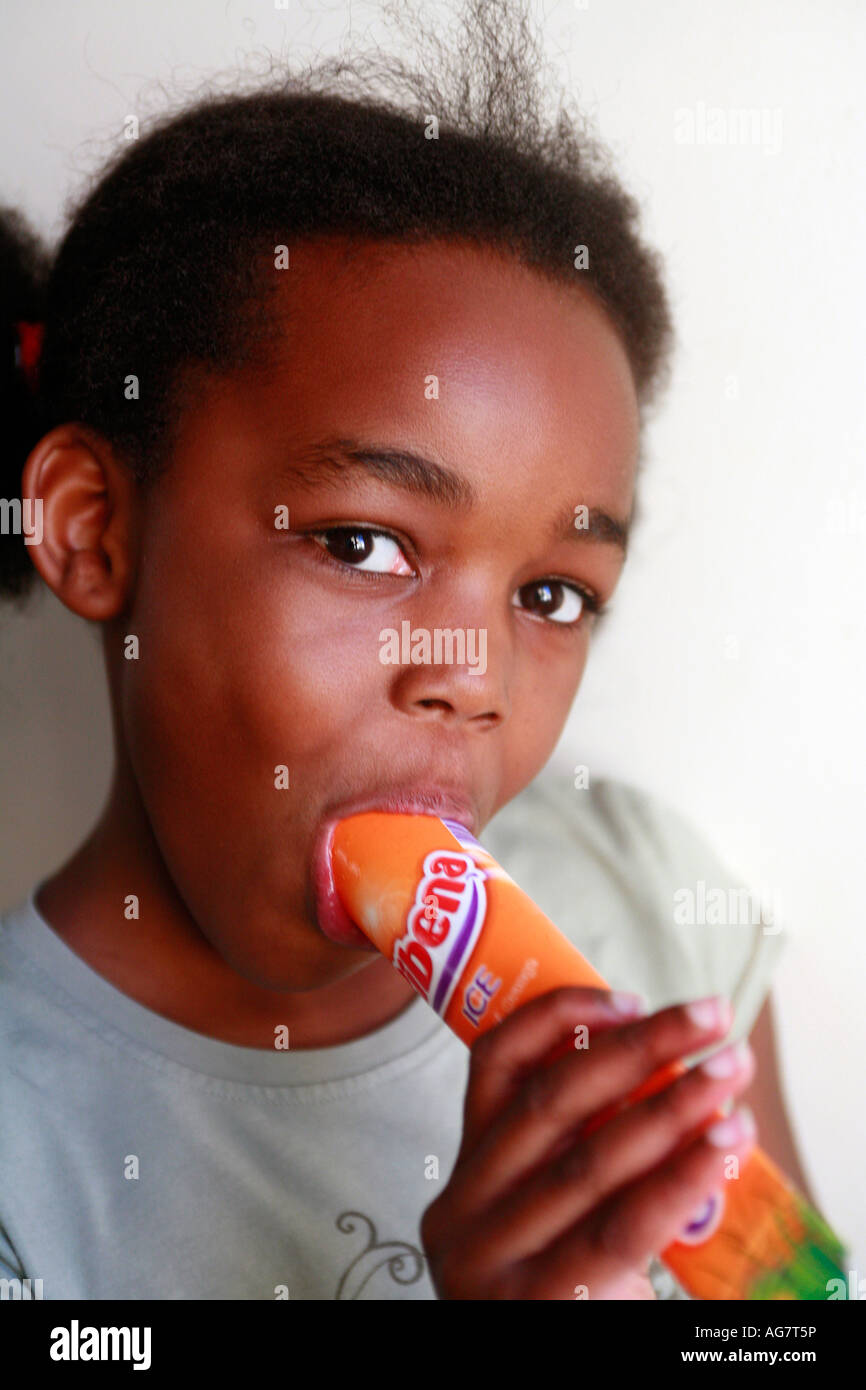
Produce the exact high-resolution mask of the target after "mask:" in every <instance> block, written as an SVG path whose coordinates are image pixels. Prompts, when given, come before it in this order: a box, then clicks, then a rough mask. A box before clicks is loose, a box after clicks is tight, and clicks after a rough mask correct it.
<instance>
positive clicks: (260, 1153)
mask: <svg viewBox="0 0 866 1390" xmlns="http://www.w3.org/2000/svg"><path fill="white" fill-rule="evenodd" d="M481 839H482V841H483V843H484V844H485V845H486V846H487V848H489V849H490V851H491V853H493V854H494V855H495V857H496V858H497V859H499V861H500V862H501V863H502V865H503V867H504V868H505V869H506V870H507V872H508V873H509V874H511V876H512V877H513V878H514V879H515V880H516V881H517V882H518V883H519V884H520V886H521V887H522V888H524V889H525V890H526V892H528V893H529V895H530V897H532V898H534V899H535V901H536V902H537V903H538V904H539V906H540V907H541V908H542V909H543V910H544V911H545V912H546V913H547V914H548V915H549V916H550V917H551V918H552V920H553V921H554V922H555V923H556V924H557V926H559V927H560V929H561V930H562V931H563V932H564V933H565V934H566V935H567V936H568V937H569V938H570V939H571V940H572V941H573V942H574V944H575V945H576V946H577V947H578V949H579V950H580V951H581V952H582V953H583V954H584V955H585V956H586V957H587V958H588V960H589V961H590V962H591V963H592V964H593V965H594V966H595V967H596V969H597V970H599V971H600V972H601V974H602V975H603V976H604V977H605V978H606V979H607V981H608V982H609V984H610V985H611V986H612V987H614V988H622V989H628V990H636V991H639V992H642V993H643V994H644V995H645V997H646V998H647V1000H648V1003H649V1005H650V1007H651V1008H652V1009H657V1008H660V1007H662V1006H663V1005H664V1004H667V1003H672V1002H674V1001H677V1000H687V999H692V998H697V997H700V996H703V995H707V994H713V993H723V994H726V995H727V996H728V997H729V998H730V999H731V1001H732V1003H733V1005H734V1009H735V1022H734V1025H733V1028H732V1033H731V1036H732V1037H740V1036H742V1035H744V1034H746V1033H748V1032H749V1031H750V1029H751V1027H752V1025H753V1023H754V1020H755V1018H756V1016H757V1014H758V1012H759V1009H760V1007H761V1004H762V1002H763V1000H764V998H765V996H766V993H767V990H768V988H769V982H770V976H771V973H772V970H773V968H774V966H775V964H776V960H777V957H778V953H779V951H780V949H781V948H782V942H783V940H784V938H785V936H786V935H787V933H781V932H779V931H778V929H777V928H776V927H773V928H772V929H770V930H768V929H767V926H766V924H763V925H762V924H760V923H757V924H754V923H753V924H748V923H747V924H745V925H731V924H725V925H721V924H719V925H713V923H712V922H710V921H708V920H706V919H707V918H709V917H712V916H713V913H712V912H711V911H707V908H706V904H707V902H708V901H712V898H711V894H712V890H713V889H716V890H718V889H722V890H724V891H725V892H728V891H729V890H731V889H736V888H737V887H740V886H741V885H739V884H738V883H737V881H736V880H734V879H732V877H731V875H730V874H729V873H728V872H727V871H726V869H725V868H724V866H723V865H722V864H721V863H720V862H719V860H718V859H717V858H716V856H715V855H714V853H713V851H712V850H711V849H710V848H709V847H708V846H707V844H706V843H705V842H704V841H703V839H702V838H701V836H700V835H698V834H697V833H695V831H694V830H693V829H692V828H690V826H689V825H688V824H687V823H686V822H685V821H684V820H683V818H681V817H680V816H678V815H677V814H676V813H674V812H673V811H672V810H670V809H669V808H667V807H665V806H664V805H662V804H661V803H660V802H658V801H657V800H655V799H654V798H651V797H649V796H647V795H646V794H645V793H643V792H641V791H638V790H637V789H634V788H631V787H628V786H626V785H623V784H622V783H618V782H614V781H600V782H598V783H596V784H595V785H594V786H593V787H592V788H591V789H586V790H580V791H579V790H576V789H575V788H574V787H573V786H572V785H571V782H570V780H569V779H565V778H557V777H556V776H555V775H553V774H550V773H545V774H542V776H541V777H539V778H538V779H537V780H536V782H534V783H533V784H532V785H531V786H530V787H529V788H527V790H526V791H524V792H523V793H521V795H520V796H518V797H517V798H515V799H514V801H512V802H511V803H509V805H508V806H507V807H505V808H504V809H503V810H502V811H501V812H500V813H499V814H498V815H497V816H496V817H495V818H494V820H493V821H492V822H491V823H490V825H489V826H488V827H487V829H486V830H485V831H484V833H483V834H482V836H481ZM701 882H702V883H703V884H704V889H703V890H701V889H700V887H699V885H700V883H701ZM38 887H39V885H36V887H35V888H34V891H33V893H31V894H30V895H29V897H28V898H27V899H26V900H25V901H24V902H22V903H20V904H19V905H18V906H17V907H16V908H14V909H13V910H12V911H10V912H7V913H6V914H5V915H4V916H3V917H2V918H0V1044H2V1053H0V1114H2V1117H3V1118H2V1123H0V1280H3V1279H5V1280H8V1281H12V1282H11V1283H6V1284H3V1283H0V1291H2V1292H3V1294H4V1296H6V1297H15V1296H18V1290H19V1288H20V1289H22V1290H23V1296H25V1297H26V1296H28V1288H27V1286H25V1285H23V1284H22V1285H21V1286H18V1285H16V1284H15V1281H16V1280H22V1281H23V1280H30V1286H29V1296H33V1297H43V1298H46V1299H64V1298H69V1299H78V1298H82V1299H111V1298H119V1299H150V1298H156V1299H274V1298H278V1297H289V1298H290V1299H317V1300H321V1299H326V1300H327V1299H356V1298H361V1299H432V1298H435V1292H434V1290H433V1287H432V1284H431V1281H430V1278H429V1274H428V1271H427V1267H426V1261H425V1259H424V1255H423V1251H422V1249H421V1245H420V1237H419V1223H420V1219H421V1216H422V1214H423V1212H424V1210H425V1209H426V1207H427V1206H429V1204H430V1203H431V1202H432V1201H433V1199H434V1197H435V1196H436V1195H437V1194H438V1193H439V1192H440V1191H441V1190H442V1187H443V1185H444V1184H445V1183H446V1182H447V1180H448V1177H449V1176H450V1173H451V1170H452V1168H453V1164H454V1160H455V1157H456V1154H457V1150H458V1148H459V1144H460V1137H461V1132H462V1106H463V1097H464V1092H465V1087H466V1078H467V1069H468V1059H469V1052H468V1050H467V1048H466V1047H465V1046H464V1045H463V1044H462V1043H461V1042H460V1041H459V1040H458V1039H457V1038H455V1037H454V1035H453V1034H452V1033H451V1032H450V1030H449V1029H448V1028H446V1027H445V1025H444V1024H443V1023H442V1022H441V1020H440V1019H439V1018H438V1017H437V1016H436V1015H435V1014H434V1013H433V1012H432V1011H431V1010H430V1009H429V1008H428V1007H427V1005H426V1004H425V1003H424V1002H423V1001H422V1000H421V999H417V1000H413V1001H412V1003H410V1004H409V1005H408V1006H407V1008H406V1009H405V1010H403V1012H402V1013H401V1014H400V1015H399V1016H398V1017H397V1018H395V1019H394V1020H392V1021H391V1022H390V1023H388V1024H386V1025H385V1027H383V1028H380V1029H378V1030H376V1031H375V1032H373V1033H370V1034H368V1035H367V1036H366V1037H363V1038H360V1039H357V1040H356V1041H354V1042H351V1043H346V1044H343V1045H340V1046H337V1047H330V1048H321V1049H313V1050H300V1051H294V1052H292V1051H291V1050H289V1051H285V1052H278V1051H270V1050H264V1049H257V1048H245V1047H237V1046H234V1045H231V1044H229V1043H225V1042H220V1041H217V1040H215V1039H213V1038H208V1037H206V1036H204V1035H203V1034H200V1033H196V1032H193V1031H191V1030H190V1029H187V1028H183V1027H180V1026H179V1025H177V1024H175V1023H172V1022H170V1021H169V1020H168V1019H165V1018H163V1017H161V1016H160V1015H158V1014H155V1013H153V1012H152V1011H151V1010H149V1009H146V1008H145V1007H143V1006H142V1005H141V1004H138V1003H137V1002H136V1001H135V1000H133V999H131V998H129V997H128V996H127V995H125V994H123V993H122V992H121V991H120V990H118V989H117V988H115V987H114V986H113V985H111V984H109V982H108V981H107V980H105V979H104V978H103V977H102V976H100V975H98V974H97V973H96V972H95V971H93V970H92V969H91V968H90V967H89V966H88V965H86V964H85V963H84V961H83V960H81V959H80V958H79V957H78V956H76V955H75V954H74V953H73V952H72V951H70V950H69V948H68V947H67V946H66V945H65V943H64V942H63V941H62V940H61V938H60V937H59V936H57V935H56V933H55V932H54V931H53V930H52V929H51V927H50V926H49V925H48V923H47V922H46V921H45V920H44V919H43V918H42V917H41V915H40V914H39V912H38V911H37V910H36V908H35V905H34V896H35V894H36V893H37V892H38ZM690 893H691V894H692V898H691V899H690V898H689V894H690ZM708 895H710V896H708ZM702 919H703V920H702ZM651 1272H652V1278H653V1283H654V1286H655V1288H656V1291H657V1293H658V1295H659V1297H662V1298H667V1297H683V1296H684V1294H683V1292H682V1290H680V1289H679V1286H678V1285H677V1284H676V1281H674V1280H673V1278H672V1276H670V1275H669V1274H668V1273H667V1271H666V1270H664V1269H663V1267H662V1266H661V1265H660V1264H658V1263H657V1262H654V1264H653V1266H652V1271H651ZM37 1281H41V1283H38V1282H37Z"/></svg>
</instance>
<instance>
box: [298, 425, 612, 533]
mask: <svg viewBox="0 0 866 1390" xmlns="http://www.w3.org/2000/svg"><path fill="white" fill-rule="evenodd" d="M283 472H284V474H285V475H286V476H288V477H291V478H292V479H294V480H295V481H296V482H298V483H299V484H301V485H302V486H309V487H314V486H316V484H317V483H321V482H323V481H327V480H329V479H334V480H342V479H343V478H346V477H350V476H352V475H355V474H357V473H363V474H365V475H366V476H368V477H373V478H376V479H378V480H379V481H380V482H384V483H388V484H390V485H391V486H392V487H398V488H402V489H403V490H404V491H405V492H411V493H414V494H415V495H416V496H421V497H426V498H429V499H430V500H431V501H433V502H438V503H439V504H440V505H441V506H445V507H450V508H453V509H455V510H456V509H458V508H461V509H463V508H465V509H469V508H470V507H473V506H474V505H475V504H476V503H477V502H478V494H477V493H476V491H475V489H474V488H473V487H472V484H471V483H470V482H469V481H468V479H466V478H463V477H461V476H460V474H458V473H455V472H454V471H453V470H452V469H450V468H446V467H445V466H444V465H443V464H441V463H436V462H435V461H434V460H433V459H428V458H425V457H424V456H423V455H422V454H418V453H415V452H413V451H412V450H410V449H395V448H382V447H380V446H378V445H375V444H367V443H363V442H362V441H360V440H357V439H346V438H339V439H337V438H334V439H322V440H316V441H314V442H313V443H310V444H306V445H305V446H304V447H303V449H302V450H300V451H299V453H298V454H296V455H294V456H293V458H292V460H291V461H290V462H289V463H288V464H287V465H286V466H285V468H284V469H283ZM575 518H576V508H572V509H571V510H570V511H567V512H564V513H563V514H562V515H561V516H559V517H558V518H557V519H556V521H555V522H554V523H553V526H552V527H551V539H552V540H560V541H565V540H574V541H579V542H584V541H595V542H597V543H600V544H603V545H615V546H617V547H618V548H619V549H620V550H622V552H623V554H625V552H626V549H627V547H628V538H629V530H630V520H623V519H621V518H619V517H615V516H611V514H610V513H609V512H606V511H605V510H604V509H603V508H602V507H587V508H586V518H585V521H586V524H585V525H583V526H580V527H577V526H575Z"/></svg>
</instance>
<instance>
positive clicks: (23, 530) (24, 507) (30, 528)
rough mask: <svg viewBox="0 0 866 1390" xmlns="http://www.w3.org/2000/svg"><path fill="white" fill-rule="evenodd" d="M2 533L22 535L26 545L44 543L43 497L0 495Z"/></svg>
mask: <svg viewBox="0 0 866 1390" xmlns="http://www.w3.org/2000/svg"><path fill="white" fill-rule="evenodd" d="M0 535H2V536H9V535H12V536H22V535H23V537H24V544H25V545H41V544H42V498H41V497H25V498H24V501H23V503H22V501H21V498H20V497H0Z"/></svg>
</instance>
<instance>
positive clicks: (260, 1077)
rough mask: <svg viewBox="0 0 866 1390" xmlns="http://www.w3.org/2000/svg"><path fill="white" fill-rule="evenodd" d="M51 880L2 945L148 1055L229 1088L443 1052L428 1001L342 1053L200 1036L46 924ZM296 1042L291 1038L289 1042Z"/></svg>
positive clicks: (2, 923) (442, 1029) (366, 1068)
mask: <svg viewBox="0 0 866 1390" xmlns="http://www.w3.org/2000/svg"><path fill="white" fill-rule="evenodd" d="M43 882H44V880H42V881H40V882H39V883H36V884H35V885H34V887H33V888H32V890H31V892H30V893H29V894H28V895H27V897H26V898H24V899H23V900H22V901H21V902H19V903H18V904H17V906H15V907H14V908H12V910H11V911H9V912H7V913H5V914H4V915H3V917H2V918H0V945H2V947H3V949H11V950H13V951H14V952H17V953H18V955H19V956H22V957H24V958H26V960H27V961H28V962H29V963H30V965H31V966H32V967H35V968H36V969H37V970H38V971H39V972H40V974H41V975H42V976H43V978H44V977H47V978H48V980H50V982H51V984H52V985H53V987H54V993H55V996H57V997H58V1002H59V1003H60V1005H61V1007H65V1008H66V1009H67V1011H70V1009H71V1011H73V1012H77V1013H79V1014H80V1011H81V1010H82V1009H83V1010H84V1011H85V1012H86V1013H87V1014H89V1015H91V1017H92V1019H95V1020H96V1021H97V1022H100V1023H107V1024H108V1025H110V1026H111V1027H113V1028H115V1029H117V1030H118V1031H119V1032H121V1033H122V1034H124V1035H125V1037H126V1038H127V1039H130V1040H131V1041H132V1042H133V1043H135V1044H137V1045H138V1047H140V1048H142V1049H147V1050H149V1051H150V1052H155V1053H157V1054H159V1055H160V1056H162V1057H165V1058H168V1059H169V1060H170V1061H172V1062H174V1063H176V1064H178V1065H180V1066H183V1067H186V1068H187V1069H188V1070H191V1071H195V1072H199V1073H202V1074H203V1075H205V1076H210V1077H216V1078H220V1079H223V1080H228V1081H241V1082H247V1083H249V1084H252V1085H266V1086H285V1087H293V1086H304V1085H314V1084H319V1083H326V1082H333V1081H344V1080H346V1079H348V1078H353V1077H358V1076H360V1075H364V1074H367V1073H370V1072H372V1071H374V1070H375V1069H377V1068H380V1067H383V1066H385V1065H387V1064H388V1063H390V1062H393V1061H395V1060H396V1059H398V1058H402V1057H404V1056H405V1054H406V1053H407V1052H409V1051H412V1050H414V1049H416V1048H425V1047H426V1048H435V1047H437V1046H439V1045H441V1044H442V1041H443V1034H447V1033H448V1030H447V1029H446V1026H445V1024H444V1023H443V1022H442V1020H441V1019H440V1018H438V1016H437V1015H436V1014H434V1013H433V1011H432V1009H430V1008H429V1007H428V1006H427V1005H426V1004H425V1003H424V1000H423V999H421V997H420V996H417V997H416V998H414V999H412V1000H411V1001H410V1002H409V1004H407V1006H406V1007H405V1008H404V1009H403V1010H402V1011H401V1012H400V1013H399V1014H398V1015H397V1016H396V1018H393V1019H391V1021H390V1022H389V1023H386V1024H384V1025H383V1026H382V1027H381V1028H377V1029H375V1030H374V1031H373V1032H372V1033H367V1034H366V1035H365V1036H364V1037H361V1038H355V1039H353V1040H352V1041H351V1042H347V1043H339V1044H337V1045H336V1046H334V1047H323V1048H303V1049H296V1050H294V1051H293V1050H292V1049H291V1046H290V1047H289V1048H288V1049H286V1050H285V1051H282V1050H276V1049H275V1050H274V1051H273V1052H271V1051H270V1050H269V1049H266V1048H256V1047H242V1046H238V1045H237V1044H235V1043H228V1042H222V1041H220V1040H219V1039H218V1038H210V1037H208V1036H207V1035H206V1034H204V1033H197V1032H195V1031H194V1030H193V1029H191V1028H185V1027H184V1026H183V1025H182V1024H179V1023H174V1022H172V1020H171V1019H167V1018H164V1017H163V1016H162V1014H158V1013H155V1012H154V1011H153V1010H152V1009H148V1008H147V1007H146V1006H145V1005H144V1004H139V1003H138V1002H137V1000H135V999H132V998H130V996H129V995H127V994H124V993H123V991H122V990H120V989H118V988H117V986H116V985H113V984H112V983H111V982H110V981H109V980H107V979H106V978H105V977H104V976H103V975H100V974H99V973H98V972H97V971H95V970H94V969H93V968H92V967H91V966H89V965H88V964H87V963H86V961H84V960H83V959H82V958H81V957H80V956H78V955H76V953H75V952H74V951H73V950H72V949H71V948H70V947H69V946H67V944H66V942H65V941H64V940H63V939H62V937H60V936H58V934H57V932H56V931H55V930H54V928H53V927H52V926H51V924H50V922H48V921H47V919H46V918H45V917H43V915H42V913H41V912H40V911H39V909H38V907H37V906H36V898H37V896H38V894H39V892H40V890H41V888H42V884H43ZM289 1041H290V1043H291V1034H290V1036H289Z"/></svg>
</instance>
